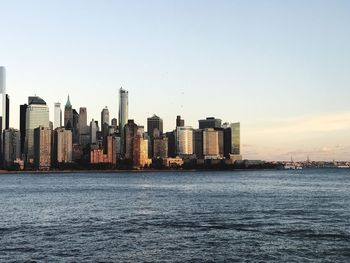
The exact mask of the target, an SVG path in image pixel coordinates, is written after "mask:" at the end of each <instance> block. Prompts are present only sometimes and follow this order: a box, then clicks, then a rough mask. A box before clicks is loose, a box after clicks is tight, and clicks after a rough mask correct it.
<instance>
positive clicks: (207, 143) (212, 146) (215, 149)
mask: <svg viewBox="0 0 350 263" xmlns="http://www.w3.org/2000/svg"><path fill="white" fill-rule="evenodd" d="M203 155H204V158H205V159H217V158H218V157H219V132H218V131H216V130H214V129H213V128H206V129H204V130H203Z"/></svg>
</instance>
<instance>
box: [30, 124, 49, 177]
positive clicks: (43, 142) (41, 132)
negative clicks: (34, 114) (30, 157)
mask: <svg viewBox="0 0 350 263" xmlns="http://www.w3.org/2000/svg"><path fill="white" fill-rule="evenodd" d="M51 137H52V135H51V129H50V128H48V127H42V126H40V127H38V128H35V129H34V165H35V168H36V169H39V170H50V168H51Z"/></svg>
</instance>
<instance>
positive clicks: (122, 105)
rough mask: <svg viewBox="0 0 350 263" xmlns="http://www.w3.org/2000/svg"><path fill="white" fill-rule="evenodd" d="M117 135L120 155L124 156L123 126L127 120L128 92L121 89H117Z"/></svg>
mask: <svg viewBox="0 0 350 263" xmlns="http://www.w3.org/2000/svg"><path fill="white" fill-rule="evenodd" d="M118 115H119V134H120V141H121V153H122V155H124V153H125V150H124V145H125V134H124V126H125V124H127V123H128V119H129V92H128V91H127V90H124V89H123V88H120V89H119V114H118Z"/></svg>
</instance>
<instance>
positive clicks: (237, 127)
mask: <svg viewBox="0 0 350 263" xmlns="http://www.w3.org/2000/svg"><path fill="white" fill-rule="evenodd" d="M231 145H232V148H231V153H232V154H235V155H240V154H241V124H240V123H239V122H236V123H231Z"/></svg>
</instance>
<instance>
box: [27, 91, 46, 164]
mask: <svg viewBox="0 0 350 263" xmlns="http://www.w3.org/2000/svg"><path fill="white" fill-rule="evenodd" d="M39 126H42V127H49V107H48V106H47V105H46V102H45V101H44V100H43V99H41V98H40V97H29V98H28V107H27V111H26V139H25V152H26V154H27V160H28V161H30V159H33V158H34V129H36V128H38V127H39Z"/></svg>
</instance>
